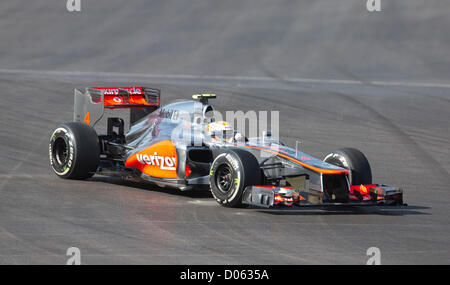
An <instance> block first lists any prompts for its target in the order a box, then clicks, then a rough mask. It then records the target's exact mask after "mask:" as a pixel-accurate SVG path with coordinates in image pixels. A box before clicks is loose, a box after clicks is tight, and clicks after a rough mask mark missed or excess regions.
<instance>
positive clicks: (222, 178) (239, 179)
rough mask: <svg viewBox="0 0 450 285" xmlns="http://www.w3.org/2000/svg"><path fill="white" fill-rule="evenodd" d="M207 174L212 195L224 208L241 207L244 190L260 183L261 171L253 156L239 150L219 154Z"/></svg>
mask: <svg viewBox="0 0 450 285" xmlns="http://www.w3.org/2000/svg"><path fill="white" fill-rule="evenodd" d="M209 174H210V175H209V181H210V186H211V193H212V195H213V196H214V198H215V199H216V201H217V202H218V203H219V204H221V205H223V206H226V207H241V206H242V194H243V192H244V190H245V188H246V187H247V186H251V185H257V184H259V183H261V169H260V168H259V163H258V161H257V160H256V158H255V156H254V155H253V154H251V153H249V152H248V151H245V150H240V149H233V150H227V151H226V152H223V153H221V154H219V155H218V156H217V157H216V158H215V159H214V161H213V163H212V165H211V169H210V172H209Z"/></svg>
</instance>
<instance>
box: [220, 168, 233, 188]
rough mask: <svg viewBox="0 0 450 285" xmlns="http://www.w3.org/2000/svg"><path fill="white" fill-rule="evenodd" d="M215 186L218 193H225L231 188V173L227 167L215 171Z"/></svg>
mask: <svg viewBox="0 0 450 285" xmlns="http://www.w3.org/2000/svg"><path fill="white" fill-rule="evenodd" d="M216 185H217V187H218V188H219V190H220V191H222V192H224V193H227V192H229V191H230V189H231V188H232V186H233V173H232V172H231V168H230V166H229V165H226V164H225V165H222V166H220V167H219V169H218V170H217V175H216Z"/></svg>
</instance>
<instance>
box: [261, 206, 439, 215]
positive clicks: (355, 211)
mask: <svg viewBox="0 0 450 285" xmlns="http://www.w3.org/2000/svg"><path fill="white" fill-rule="evenodd" d="M255 209H256V208H255ZM428 209H430V207H424V206H395V207H393V206H367V207H362V206H328V207H324V206H310V207H304V208H302V207H294V208H272V209H263V210H258V211H259V212H263V213H266V214H271V215H281V216H282V215H302V216H304V215H384V216H404V215H431V214H430V213H426V212H423V211H420V210H428Z"/></svg>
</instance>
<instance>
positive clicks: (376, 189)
mask: <svg viewBox="0 0 450 285" xmlns="http://www.w3.org/2000/svg"><path fill="white" fill-rule="evenodd" d="M307 197H308V195H307V193H303V192H302V191H299V190H296V189H293V188H292V187H277V186H249V187H247V188H246V189H245V191H244V193H243V196H242V202H243V203H244V204H247V205H252V206H257V207H264V208H270V207H276V206H288V207H291V206H320V205H322V206H345V205H354V206H375V205H387V206H396V205H403V190H402V189H400V188H398V187H393V186H387V185H383V184H370V185H360V186H351V187H350V191H349V195H348V200H347V201H346V202H340V203H322V202H320V201H319V202H316V201H314V202H311V201H308V198H307Z"/></svg>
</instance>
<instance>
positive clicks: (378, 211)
mask: <svg viewBox="0 0 450 285" xmlns="http://www.w3.org/2000/svg"><path fill="white" fill-rule="evenodd" d="M89 180H90V181H96V182H104V183H109V184H114V185H120V186H125V187H131V188H137V189H141V190H145V191H151V192H158V193H162V194H169V195H174V196H180V197H186V198H191V199H213V196H212V194H211V192H210V191H209V189H206V188H205V189H193V190H187V191H181V190H179V189H175V188H170V187H159V186H157V185H155V184H151V183H143V182H133V181H129V180H124V179H121V178H119V177H107V176H95V177H92V178H91V179H89ZM247 209H248V210H253V211H256V212H262V213H266V214H270V215H280V216H283V215H302V216H305V215H385V216H404V215H430V213H426V212H423V211H420V210H428V209H430V207H424V206H416V205H414V206H394V207H393V206H365V207H364V206H306V207H293V208H288V207H281V208H270V209H264V208H257V207H252V206H250V207H247Z"/></svg>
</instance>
